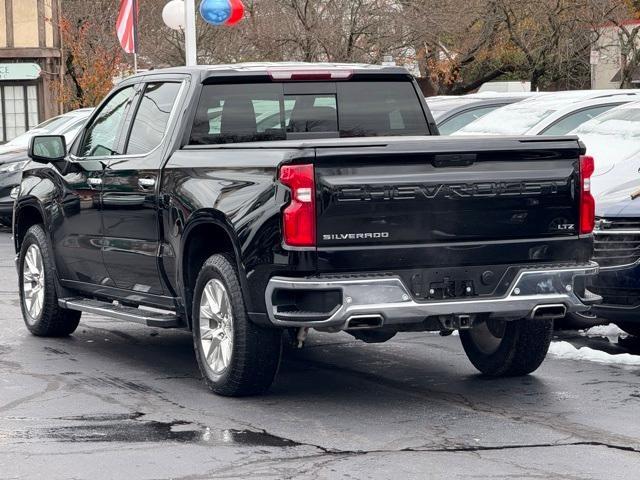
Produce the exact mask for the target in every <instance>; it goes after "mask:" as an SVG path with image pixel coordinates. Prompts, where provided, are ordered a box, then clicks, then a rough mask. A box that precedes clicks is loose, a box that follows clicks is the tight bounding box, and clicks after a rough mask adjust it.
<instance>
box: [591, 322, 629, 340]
mask: <svg viewBox="0 0 640 480" xmlns="http://www.w3.org/2000/svg"><path fill="white" fill-rule="evenodd" d="M580 334H582V335H586V336H587V337H619V336H620V335H623V336H626V335H627V333H626V332H625V331H624V330H621V329H620V327H618V326H617V325H615V324H613V323H610V324H609V325H596V326H595V327H591V328H589V329H587V330H580Z"/></svg>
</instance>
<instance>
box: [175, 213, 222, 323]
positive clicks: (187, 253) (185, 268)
mask: <svg viewBox="0 0 640 480" xmlns="http://www.w3.org/2000/svg"><path fill="white" fill-rule="evenodd" d="M184 245H185V246H184V252H183V256H182V275H183V279H182V280H183V282H184V296H185V298H184V302H185V305H184V307H185V310H186V312H187V317H188V318H189V323H190V322H191V304H192V302H193V290H194V287H195V284H196V280H197V278H198V273H200V268H201V267H202V265H203V264H204V262H205V261H206V260H207V259H208V258H209V257H210V256H211V255H214V254H216V253H230V254H231V255H233V257H234V258H235V249H234V248H233V242H232V240H231V237H230V236H229V234H228V233H227V231H226V230H225V229H224V228H222V227H220V226H218V225H216V224H212V223H205V224H201V225H198V226H196V227H194V228H193V229H192V230H191V231H190V232H189V236H188V237H187V240H186V242H185V244H184Z"/></svg>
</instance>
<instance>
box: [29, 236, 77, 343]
mask: <svg viewBox="0 0 640 480" xmlns="http://www.w3.org/2000/svg"><path fill="white" fill-rule="evenodd" d="M18 259H19V260H18V280H19V287H20V307H21V309H22V317H23V319H24V323H25V324H26V326H27V328H28V329H29V331H30V332H31V333H32V334H33V335H36V336H38V337H66V336H68V335H71V334H72V333H73V332H74V331H75V330H76V328H78V324H79V323H80V316H81V312H77V311H74V310H67V309H65V308H62V307H60V306H59V305H58V294H57V292H56V269H55V265H54V263H53V253H52V251H51V247H50V246H49V241H48V239H47V235H46V233H45V231H44V229H43V228H42V226H41V225H34V226H32V227H31V228H29V230H27V233H26V235H25V237H24V240H23V242H22V245H21V246H20V255H19V257H18Z"/></svg>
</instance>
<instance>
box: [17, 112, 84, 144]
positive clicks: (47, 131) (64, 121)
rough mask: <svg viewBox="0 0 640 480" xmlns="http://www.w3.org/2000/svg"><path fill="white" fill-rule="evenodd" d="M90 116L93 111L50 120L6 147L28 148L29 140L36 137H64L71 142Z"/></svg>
mask: <svg viewBox="0 0 640 480" xmlns="http://www.w3.org/2000/svg"><path fill="white" fill-rule="evenodd" d="M90 114H91V110H90V109H86V110H81V111H74V112H70V113H66V114H64V115H60V116H58V117H53V118H50V119H49V120H46V121H44V122H42V123H41V124H40V125H38V126H36V127H34V128H32V129H31V130H29V131H28V132H26V133H23V134H22V135H19V136H17V137H16V138H14V139H13V140H11V141H10V142H7V143H6V144H5V147H15V148H27V147H28V146H29V140H31V137H33V136H35V135H64V136H65V137H66V139H67V142H69V141H70V140H72V139H73V138H74V137H75V135H76V134H77V133H78V131H79V130H80V128H82V126H83V125H84V122H85V121H86V120H87V118H89V115H90Z"/></svg>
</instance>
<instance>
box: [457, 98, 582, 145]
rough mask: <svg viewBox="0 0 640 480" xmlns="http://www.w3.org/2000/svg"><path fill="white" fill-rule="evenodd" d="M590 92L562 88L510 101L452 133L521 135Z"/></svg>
mask: <svg viewBox="0 0 640 480" xmlns="http://www.w3.org/2000/svg"><path fill="white" fill-rule="evenodd" d="M589 96H593V93H590V92H582V91H581V92H563V93H562V94H553V95H545V96H544V97H541V98H531V99H529V100H523V101H522V102H518V103H512V104H511V105H507V106H505V107H502V108H498V109H497V110H494V111H493V112H491V113H489V114H487V115H485V116H484V117H482V118H479V119H478V120H476V121H475V122H472V123H470V124H469V125H467V126H466V127H463V128H461V129H460V130H458V131H457V132H456V133H454V135H523V134H524V133H526V132H527V131H528V130H529V129H531V128H532V127H534V126H535V125H536V124H538V123H539V122H541V121H543V120H544V119H545V118H547V117H548V116H549V115H552V114H553V113H555V112H557V111H558V110H561V109H564V108H566V107H568V106H570V105H572V104H574V103H578V102H580V101H583V100H586V99H587V98H589Z"/></svg>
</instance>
